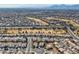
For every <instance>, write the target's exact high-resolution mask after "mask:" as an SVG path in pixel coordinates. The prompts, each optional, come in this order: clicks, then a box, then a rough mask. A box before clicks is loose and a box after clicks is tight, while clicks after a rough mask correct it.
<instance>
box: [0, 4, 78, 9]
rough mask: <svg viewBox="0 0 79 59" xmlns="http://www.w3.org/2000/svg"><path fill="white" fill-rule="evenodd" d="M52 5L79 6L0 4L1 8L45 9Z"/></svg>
mask: <svg viewBox="0 0 79 59" xmlns="http://www.w3.org/2000/svg"><path fill="white" fill-rule="evenodd" d="M52 5H68V6H71V5H79V4H0V8H43V7H45V8H46V7H50V6H52Z"/></svg>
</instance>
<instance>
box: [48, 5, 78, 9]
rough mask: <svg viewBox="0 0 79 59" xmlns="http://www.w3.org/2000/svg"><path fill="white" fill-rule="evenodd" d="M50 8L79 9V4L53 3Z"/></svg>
mask: <svg viewBox="0 0 79 59" xmlns="http://www.w3.org/2000/svg"><path fill="white" fill-rule="evenodd" d="M49 8H50V9H79V4H76V5H64V4H61V5H51V6H50V7H49Z"/></svg>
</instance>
